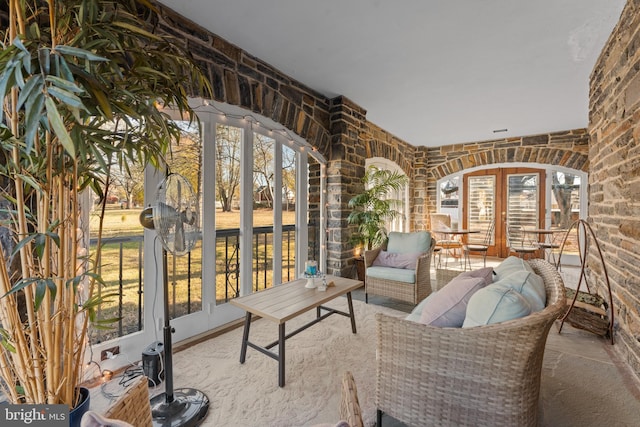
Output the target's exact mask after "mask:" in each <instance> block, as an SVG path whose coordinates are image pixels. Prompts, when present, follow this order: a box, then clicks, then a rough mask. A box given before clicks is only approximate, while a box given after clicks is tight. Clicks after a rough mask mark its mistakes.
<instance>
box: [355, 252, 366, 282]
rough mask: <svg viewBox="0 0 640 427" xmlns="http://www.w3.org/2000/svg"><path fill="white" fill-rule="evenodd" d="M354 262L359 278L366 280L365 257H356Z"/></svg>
mask: <svg viewBox="0 0 640 427" xmlns="http://www.w3.org/2000/svg"><path fill="white" fill-rule="evenodd" d="M353 262H354V263H355V265H356V272H357V275H358V280H361V281H363V282H364V278H365V274H364V258H362V257H359V258H354V260H353Z"/></svg>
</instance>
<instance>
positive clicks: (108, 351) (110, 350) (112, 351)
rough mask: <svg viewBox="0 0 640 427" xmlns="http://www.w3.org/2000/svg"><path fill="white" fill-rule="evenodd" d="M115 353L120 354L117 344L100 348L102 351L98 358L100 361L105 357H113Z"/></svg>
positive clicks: (105, 358)
mask: <svg viewBox="0 0 640 427" xmlns="http://www.w3.org/2000/svg"><path fill="white" fill-rule="evenodd" d="M116 354H120V346H119V345H117V346H115V347H111V348H107V349H105V350H102V353H100V360H101V361H102V360H107V359H113V358H114V357H115V356H116Z"/></svg>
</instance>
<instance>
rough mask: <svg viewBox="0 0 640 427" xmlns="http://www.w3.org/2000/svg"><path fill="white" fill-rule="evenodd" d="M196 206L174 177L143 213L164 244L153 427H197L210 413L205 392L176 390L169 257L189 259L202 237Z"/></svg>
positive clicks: (144, 222)
mask: <svg viewBox="0 0 640 427" xmlns="http://www.w3.org/2000/svg"><path fill="white" fill-rule="evenodd" d="M196 203H197V201H196V197H195V194H194V192H193V188H192V187H191V184H189V181H187V180H186V179H185V178H184V177H183V176H182V175H178V174H170V175H168V176H167V177H166V178H165V179H164V180H163V181H162V182H161V183H160V185H159V186H158V191H157V193H156V202H155V205H154V206H150V207H148V208H146V209H144V210H143V211H142V213H140V223H141V224H142V226H143V227H145V228H148V229H151V230H155V231H156V233H157V234H158V237H159V238H160V242H162V279H163V280H162V288H163V292H164V329H163V331H164V369H165V392H164V393H161V394H159V395H157V396H154V397H153V398H152V399H151V411H152V414H153V424H154V425H156V426H162V427H177V426H186V427H190V426H197V425H198V424H199V423H200V422H201V421H202V419H203V418H204V416H205V415H206V414H207V411H208V410H209V398H208V397H207V396H206V395H205V394H204V393H203V392H201V391H199V390H196V389H192V388H181V389H178V390H175V391H174V390H173V357H172V354H171V352H172V349H171V333H172V332H173V328H172V327H171V324H170V322H169V284H168V280H167V253H168V252H170V253H171V254H173V255H174V256H175V255H178V256H180V255H185V254H186V253H188V252H189V251H190V250H191V249H193V246H194V245H195V244H196V242H197V240H198V238H199V236H200V229H199V227H198V213H197V211H196Z"/></svg>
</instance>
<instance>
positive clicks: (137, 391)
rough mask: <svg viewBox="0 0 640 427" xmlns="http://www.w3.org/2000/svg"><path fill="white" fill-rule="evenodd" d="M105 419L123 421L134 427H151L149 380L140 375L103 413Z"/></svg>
mask: <svg viewBox="0 0 640 427" xmlns="http://www.w3.org/2000/svg"><path fill="white" fill-rule="evenodd" d="M104 415H105V417H107V418H112V419H116V420H120V421H125V422H127V423H129V424H131V425H132V426H135V427H151V425H152V420H151V418H152V417H151V403H150V401H149V379H148V378H147V377H146V376H144V375H141V376H140V377H139V378H138V379H137V380H136V381H135V382H134V383H133V384H131V385H130V386H129V388H127V391H126V392H124V393H123V394H122V396H120V397H119V398H118V400H116V402H115V403H114V404H113V405H112V406H111V407H110V408H109V409H107V410H106V411H105V413H104Z"/></svg>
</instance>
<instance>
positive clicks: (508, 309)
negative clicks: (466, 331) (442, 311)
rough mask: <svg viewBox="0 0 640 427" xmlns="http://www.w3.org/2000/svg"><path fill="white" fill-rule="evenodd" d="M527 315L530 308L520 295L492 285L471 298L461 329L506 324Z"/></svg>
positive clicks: (529, 312) (510, 289)
mask: <svg viewBox="0 0 640 427" xmlns="http://www.w3.org/2000/svg"><path fill="white" fill-rule="evenodd" d="M529 314H531V306H530V305H529V303H528V302H527V300H526V299H525V298H524V297H523V296H522V295H520V294H519V293H518V292H516V291H515V290H513V289H512V288H510V287H508V286H505V285H501V284H497V283H493V284H491V285H489V286H487V287H484V288H482V289H480V290H478V291H477V292H476V293H475V294H473V295H472V296H471V299H470V300H469V304H468V305H467V315H466V317H465V319H464V323H463V324H462V327H463V328H469V327H473V326H482V325H490V324H493V323H500V322H506V321H508V320H513V319H518V318H520V317H524V316H528V315H529Z"/></svg>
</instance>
